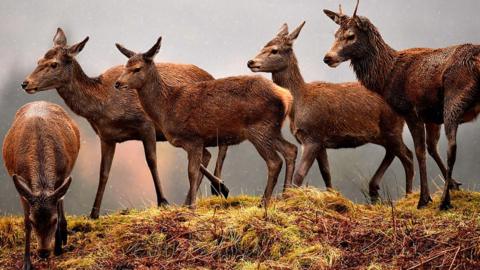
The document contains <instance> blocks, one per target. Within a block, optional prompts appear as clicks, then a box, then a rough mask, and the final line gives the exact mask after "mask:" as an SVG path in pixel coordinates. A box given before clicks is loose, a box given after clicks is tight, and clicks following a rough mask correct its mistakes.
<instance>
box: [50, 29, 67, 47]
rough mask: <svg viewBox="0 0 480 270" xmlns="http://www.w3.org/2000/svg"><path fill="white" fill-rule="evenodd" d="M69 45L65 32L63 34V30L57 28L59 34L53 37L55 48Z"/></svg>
mask: <svg viewBox="0 0 480 270" xmlns="http://www.w3.org/2000/svg"><path fill="white" fill-rule="evenodd" d="M66 45H67V37H66V36H65V32H63V30H62V28H60V27H59V28H57V33H55V36H54V37H53V46H62V47H63V46H66Z"/></svg>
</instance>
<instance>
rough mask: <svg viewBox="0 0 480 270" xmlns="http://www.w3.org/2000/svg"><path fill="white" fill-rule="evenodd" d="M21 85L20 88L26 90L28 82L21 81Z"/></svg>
mask: <svg viewBox="0 0 480 270" xmlns="http://www.w3.org/2000/svg"><path fill="white" fill-rule="evenodd" d="M21 85H22V88H23V89H25V88H27V86H28V81H23V82H22V84H21Z"/></svg>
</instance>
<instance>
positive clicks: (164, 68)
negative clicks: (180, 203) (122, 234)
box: [22, 28, 228, 218]
mask: <svg viewBox="0 0 480 270" xmlns="http://www.w3.org/2000/svg"><path fill="white" fill-rule="evenodd" d="M87 41H88V37H87V38H85V39H84V40H83V41H81V42H79V43H77V44H75V45H72V46H68V45H67V38H66V36H65V33H64V32H63V30H62V29H60V28H58V30H57V33H56V35H55V37H54V39H53V43H54V44H53V48H51V49H50V50H48V52H47V53H46V54H45V56H44V57H43V58H41V59H40V60H39V61H38V66H37V68H36V69H35V70H34V71H33V73H32V74H30V75H29V76H28V77H27V79H26V80H25V81H24V82H23V84H22V87H23V88H24V89H25V90H26V91H27V93H30V94H33V93H36V92H38V91H43V90H48V89H57V92H58V94H59V95H60V96H61V97H62V98H63V99H64V101H65V103H66V104H67V105H68V106H69V107H70V109H71V110H72V111H74V112H75V113H76V114H78V115H80V116H83V117H85V118H86V119H87V120H88V122H89V123H90V125H91V126H92V127H93V129H94V130H95V132H96V133H97V135H98V136H99V137H100V141H101V153H102V160H101V164H100V178H99V185H98V190H97V194H96V196H95V202H94V205H93V208H92V211H91V214H90V217H91V218H98V215H99V213H100V204H101V202H102V198H103V193H104V191H105V186H106V184H107V180H108V175H109V173H110V168H111V165H112V160H113V155H114V153H115V145H116V144H117V143H121V142H124V141H128V140H140V141H142V143H143V146H144V150H145V158H146V160H147V164H148V167H149V169H150V172H151V175H152V178H153V182H154V185H155V191H156V195H157V204H158V205H162V204H166V203H167V200H166V198H165V196H164V194H163V191H162V188H161V184H160V179H159V177H158V171H157V159H156V146H155V141H165V140H166V139H165V136H164V135H163V134H162V131H161V130H160V128H159V127H158V126H155V124H154V123H153V122H152V121H151V120H150V119H149V117H148V116H147V115H146V114H145V112H144V110H143V109H142V107H141V105H140V102H139V100H138V96H137V93H136V91H135V90H132V89H129V90H126V91H122V92H119V91H116V90H115V89H114V87H113V84H114V82H115V80H116V79H117V78H118V76H120V74H121V73H122V71H123V66H116V67H113V68H111V69H108V70H107V71H105V72H104V73H103V74H102V75H100V76H99V77H97V78H90V77H88V76H87V75H86V74H85V73H84V72H83V70H82V68H81V67H80V65H79V63H78V62H77V61H76V60H75V56H76V55H77V54H78V53H79V52H80V51H81V50H82V49H83V48H84V46H85V44H86V42H87ZM157 70H158V71H159V72H162V74H164V78H165V81H166V82H167V83H168V84H171V85H181V84H184V83H191V82H198V81H204V80H212V79H213V77H212V76H211V75H210V74H208V73H207V72H206V71H204V70H202V69H200V68H198V67H196V66H194V65H182V64H170V63H161V64H157ZM226 152H227V147H226V146H220V150H219V154H218V159H217V164H216V168H215V175H216V176H217V177H220V172H221V168H222V165H223V161H224V159H225V155H226ZM209 159H210V153H208V152H207V151H205V155H204V160H203V164H204V165H205V166H206V165H207V164H208V161H209ZM202 172H203V173H206V174H207V177H209V180H211V181H213V182H212V186H213V187H214V188H212V190H213V191H221V192H222V194H223V195H224V196H228V189H227V188H226V186H224V185H223V183H221V182H220V181H219V179H218V178H217V177H213V176H212V175H211V174H210V173H209V172H208V171H206V170H205V169H204V167H203V166H202ZM217 194H218V193H217Z"/></svg>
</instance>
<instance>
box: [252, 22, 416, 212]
mask: <svg viewBox="0 0 480 270" xmlns="http://www.w3.org/2000/svg"><path fill="white" fill-rule="evenodd" d="M304 24H305V22H303V23H302V24H301V25H300V26H299V27H297V28H296V29H295V30H294V31H292V32H291V33H288V26H287V24H283V26H282V28H281V29H280V32H279V33H278V34H277V35H276V36H275V37H274V38H273V39H272V40H270V41H269V42H268V43H267V44H266V45H265V46H264V47H263V48H262V50H261V51H260V53H259V54H258V55H257V56H255V58H254V59H253V60H250V61H248V67H249V68H250V69H251V70H252V71H253V72H270V73H272V78H273V82H275V83H276V84H278V85H280V86H281V87H285V88H288V89H289V90H290V92H291V93H292V95H293V97H294V99H293V110H292V111H291V114H290V119H291V120H292V121H291V130H292V133H293V134H294V135H295V137H296V139H297V140H298V141H299V142H300V143H301V144H302V147H303V153H302V158H301V161H300V164H299V166H298V168H297V170H296V172H295V175H294V183H295V184H296V185H298V186H300V185H302V182H303V179H304V178H305V176H306V174H307V173H308V171H309V169H310V167H311V166H312V164H313V162H314V161H315V159H316V160H317V162H318V165H319V167H320V172H321V174H322V177H323V180H324V182H325V185H326V187H327V188H332V182H331V176H330V170H329V166H328V159H327V149H328V148H334V149H337V148H350V147H358V146H361V145H364V144H366V143H374V144H378V145H381V146H383V147H385V150H386V153H385V157H384V159H383V161H382V163H381V164H380V167H379V168H378V169H377V171H376V172H375V174H374V175H373V177H372V179H371V180H370V184H369V194H370V197H371V199H372V201H373V202H375V201H377V200H378V197H379V193H378V190H379V189H380V181H381V179H382V177H383V174H384V173H385V170H386V169H387V168H388V167H389V166H390V164H391V163H392V161H393V159H394V158H395V156H396V157H398V158H399V159H400V161H401V162H402V165H403V167H404V169H405V177H406V179H405V180H406V193H407V194H408V193H411V192H412V182H413V177H414V167H413V161H412V159H413V154H412V152H411V151H410V150H409V149H408V148H407V147H406V146H405V144H404V143H403V140H402V130H403V126H404V120H403V119H402V118H401V117H400V116H398V115H397V114H396V113H395V112H393V110H392V109H390V107H389V106H388V105H387V104H386V103H385V102H384V101H383V100H382V98H381V97H380V96H379V95H377V94H376V93H373V92H371V91H368V90H367V89H365V88H364V87H362V86H361V85H360V84H359V83H328V82H312V83H306V82H305V81H304V80H303V77H302V75H301V73H300V69H299V67H298V63H297V58H296V56H295V53H294V51H293V43H294V41H295V40H296V39H297V37H298V35H299V34H300V31H301V29H302V27H303V26H304Z"/></svg>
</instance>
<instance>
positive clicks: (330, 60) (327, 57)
mask: <svg viewBox="0 0 480 270" xmlns="http://www.w3.org/2000/svg"><path fill="white" fill-rule="evenodd" d="M323 62H324V63H325V64H327V65H329V66H330V65H331V64H332V63H333V57H332V56H330V55H325V57H324V58H323Z"/></svg>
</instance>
